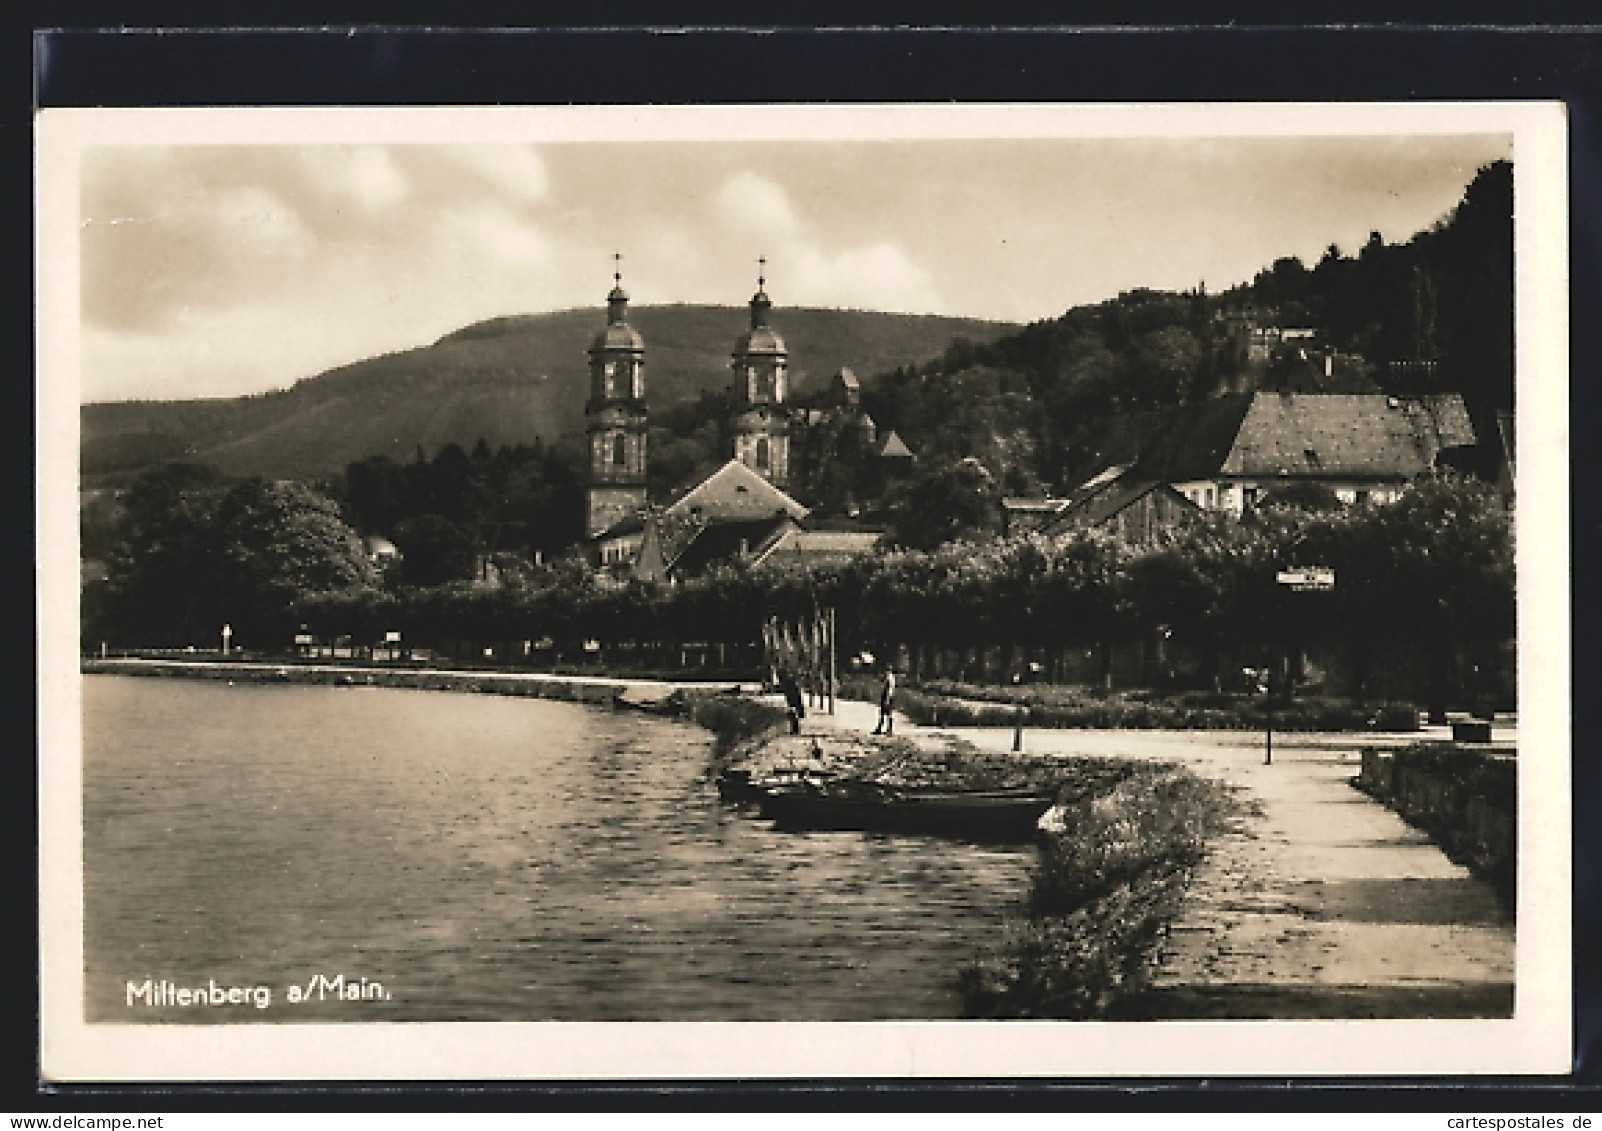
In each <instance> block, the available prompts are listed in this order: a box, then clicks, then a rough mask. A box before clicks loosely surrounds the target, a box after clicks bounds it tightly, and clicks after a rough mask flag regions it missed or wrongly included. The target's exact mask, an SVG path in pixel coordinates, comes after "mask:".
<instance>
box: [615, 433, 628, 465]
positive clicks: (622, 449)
mask: <svg viewBox="0 0 1602 1131" xmlns="http://www.w3.org/2000/svg"><path fill="white" fill-rule="evenodd" d="M628 461H629V445H628V441H627V440H626V439H625V438H624V437H623V436H622V435H618V436H614V437H612V462H613V463H615V464H616V465H617V466H618V467H622V466H623V465H624V464H626V463H628Z"/></svg>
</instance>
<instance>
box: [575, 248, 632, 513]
mask: <svg viewBox="0 0 1602 1131" xmlns="http://www.w3.org/2000/svg"><path fill="white" fill-rule="evenodd" d="M616 258H617V260H618V263H619V267H618V270H617V271H616V272H615V273H614V274H613V281H614V284H615V285H614V286H613V287H612V293H611V294H609V295H607V296H606V328H605V329H604V330H602V331H601V332H600V333H598V334H596V335H595V340H594V341H593V342H591V343H590V399H589V400H588V401H587V402H586V403H585V405H584V417H585V425H584V431H585V433H586V434H587V435H588V437H589V441H590V474H589V483H588V490H587V496H586V497H587V502H588V515H587V518H586V520H585V533H586V535H587V536H588V537H590V538H594V537H595V536H596V535H597V534H600V533H602V532H603V531H605V530H608V529H610V528H611V527H613V526H616V525H617V524H618V523H619V522H621V521H622V520H623V519H625V518H628V517H630V516H631V515H633V514H635V513H637V512H638V511H640V510H641V509H643V508H644V507H645V426H646V418H645V341H644V339H642V338H641V337H640V335H639V334H638V333H636V332H635V331H634V329H633V328H632V327H630V326H629V324H628V322H627V321H626V316H627V314H628V307H629V296H628V295H627V294H626V293H625V292H624V290H623V272H622V268H621V262H622V258H623V257H622V256H621V255H619V256H617V257H616Z"/></svg>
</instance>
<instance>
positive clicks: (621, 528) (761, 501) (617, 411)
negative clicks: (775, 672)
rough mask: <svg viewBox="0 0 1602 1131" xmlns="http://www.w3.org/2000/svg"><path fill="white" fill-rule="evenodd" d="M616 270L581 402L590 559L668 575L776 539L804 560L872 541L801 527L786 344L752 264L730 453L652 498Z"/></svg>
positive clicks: (769, 547)
mask: <svg viewBox="0 0 1602 1131" xmlns="http://www.w3.org/2000/svg"><path fill="white" fill-rule="evenodd" d="M759 263H760V264H761V265H762V266H765V262H763V261H759ZM613 281H614V286H613V288H612V292H611V293H610V294H609V295H608V296H607V316H606V326H605V327H604V328H603V329H602V330H601V331H600V332H599V333H597V334H596V336H595V339H594V341H593V342H592V343H591V345H590V349H589V361H590V396H589V399H588V401H587V402H586V403H585V406H584V415H585V433H586V436H587V438H588V447H589V456H590V458H589V475H588V481H587V485H586V496H585V498H586V527H585V535H586V537H587V538H588V539H589V544H590V551H591V552H590V558H591V561H592V562H594V563H595V564H596V565H597V566H600V567H602V568H604V569H608V570H610V571H611V572H613V573H615V574H617V575H619V576H629V577H633V578H637V579H640V580H645V581H677V580H679V579H681V578H684V577H689V576H693V575H694V574H696V573H699V572H702V571H704V570H706V569H708V568H710V567H711V566H713V565H715V564H717V563H719V562H728V561H744V562H747V563H757V562H761V561H765V560H769V559H772V558H774V557H775V555H776V554H777V553H778V551H779V550H780V549H781V547H782V550H783V555H782V556H785V557H791V558H794V560H798V561H803V562H805V561H812V562H821V561H824V560H834V559H838V558H841V557H850V556H854V555H855V554H857V553H865V552H867V551H868V550H870V549H872V547H873V545H874V543H875V542H877V540H878V537H879V535H878V533H877V532H873V531H852V532H841V531H828V532H823V531H809V530H807V529H806V527H805V525H804V522H805V519H806V518H807V515H808V513H809V511H808V508H807V507H805V506H803V505H802V504H801V503H799V502H797V501H796V500H795V499H794V498H792V497H791V496H790V495H789V494H788V493H787V492H786V488H787V487H788V486H789V483H790V475H791V455H792V453H791V428H790V423H791V422H790V410H789V407H788V405H787V402H786V396H787V392H788V383H789V373H788V369H789V352H788V350H787V348H786V346H785V343H784V339H783V338H782V337H781V336H780V335H779V333H778V331H777V330H775V329H774V328H773V326H772V324H771V315H772V310H773V301H772V300H771V299H770V298H769V297H768V295H767V292H766V290H765V287H766V285H767V280H766V278H765V276H764V275H763V274H760V273H759V274H758V277H757V290H756V293H755V294H754V295H752V296H751V302H750V310H751V325H750V328H749V329H748V330H747V331H746V332H745V333H744V334H742V335H740V337H739V338H738V339H737V340H736V342H735V344H734V350H733V353H732V357H731V361H730V367H731V370H732V373H733V378H734V380H733V385H732V390H731V392H732V397H731V403H730V406H729V412H728V418H727V421H726V437H725V450H726V452H727V455H728V459H727V462H725V463H724V464H723V465H722V466H721V467H719V468H717V469H716V470H715V471H713V472H712V473H711V474H710V475H708V476H706V477H705V478H704V479H702V480H701V481H700V482H699V483H696V484H694V485H693V486H690V487H689V488H688V489H687V490H684V491H683V492H681V493H679V494H678V496H677V497H676V498H675V499H674V500H673V501H672V502H671V503H669V504H667V505H666V506H659V507H658V506H652V505H651V503H650V500H649V498H648V497H647V490H646V469H647V462H646V460H647V454H646V433H647V426H648V413H647V408H646V399H645V342H644V340H643V339H642V338H641V337H640V334H639V333H638V331H636V330H634V329H633V328H632V327H631V326H629V324H628V302H629V296H628V294H627V293H626V292H625V291H624V290H623V277H622V273H621V272H617V273H616V274H615V275H614V277H613ZM809 550H810V557H809Z"/></svg>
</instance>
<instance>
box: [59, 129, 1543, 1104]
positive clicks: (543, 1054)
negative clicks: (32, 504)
mask: <svg viewBox="0 0 1602 1131" xmlns="http://www.w3.org/2000/svg"><path fill="white" fill-rule="evenodd" d="M1565 147H1566V120H1565V117H1564V113H1563V109H1562V107H1561V106H1560V105H1558V104H1555V103H1534V102H1521V103H1516V104H1515V103H1495V102H1487V103H1459V104H1405V105H1402V104H1349V105H1333V104H1250V105H1227V106H1226V105H1200V104H1198V105H1150V106H1117V105H1098V106H1085V105H954V106H928V105H883V106H848V105H839V106H793V105H787V106H740V107H704V106H703V107H686V106H671V107H670V106H650V107H647V106H624V107H560V108H557V107H526V108H449V107H442V108H432V109H366V110H351V109H336V108H316V109H206V110H155V109H152V110H110V109H104V110H44V111H41V112H40V113H39V115H38V118H37V158H38V160H37V177H38V181H37V198H38V207H39V212H38V215H39V221H38V223H39V227H38V241H39V243H38V246H39V258H38V282H39V308H38V319H39V341H40V369H39V373H38V375H37V382H38V413H39V416H38V422H37V428H38V431H37V435H38V461H39V463H38V484H39V492H38V506H39V516H40V524H39V529H40V536H39V542H38V546H37V555H38V558H37V564H38V577H39V593H40V609H39V626H40V628H39V632H40V639H39V645H40V651H39V655H40V689H39V690H40V710H41V729H40V734H41V746H40V775H39V781H40V791H41V794H40V798H39V802H40V812H41V821H42V824H41V846H40V848H41V856H40V890H41V906H40V928H41V933H42V940H41V942H42V946H41V955H42V958H41V984H42V1002H41V1009H42V1019H43V1020H42V1042H43V1048H42V1068H43V1073H44V1075H45V1077H46V1078H47V1079H49V1080H53V1081H62V1082H66V1081H181V1080H222V1079H227V1080H287V1081H314V1080H342V1079H357V1078H360V1079H395V1080H405V1079H436V1080H438V1079H529V1080H601V1079H620V1078H634V1079H645V1078H649V1079H671V1078H697V1079H727V1078H734V1077H739V1078H785V1077H838V1078H865V1077H896V1078H932V1077H939V1078H953V1077H1018V1078H1029V1077H1036V1078H1042V1077H1053V1078H1057V1077H1108V1076H1131V1077H1134V1076H1140V1077H1150V1076H1165V1075H1186V1076H1236V1075H1275V1076H1307V1077H1323V1076H1330V1075H1344V1076H1353V1075H1365V1076H1366V1075H1382V1076H1383V1075H1394V1074H1406V1075H1415V1076H1416V1075H1446V1074H1453V1075H1456V1074H1496V1075H1509V1074H1530V1073H1561V1072H1565V1071H1567V1070H1568V1068H1569V1066H1570V1040H1571V1035H1570V1022H1569V1018H1570V1011H1571V989H1570V958H1569V947H1570V941H1569V924H1570V883H1569V877H1570V863H1569V855H1568V854H1569V731H1568V727H1569V722H1568V719H1569V686H1568V678H1569V677H1568V672H1569V666H1568V648H1569V644H1568V607H1567V592H1568V585H1567V583H1568V572H1569V571H1568V561H1569V556H1568V545H1567V490H1568V465H1567V440H1568V434H1567V428H1568V424H1567V420H1568V409H1567V387H1568V359H1567V352H1566V335H1567V326H1566V318H1567V244H1566V240H1567V232H1566V207H1567V190H1566V180H1565V177H1566V149H1565Z"/></svg>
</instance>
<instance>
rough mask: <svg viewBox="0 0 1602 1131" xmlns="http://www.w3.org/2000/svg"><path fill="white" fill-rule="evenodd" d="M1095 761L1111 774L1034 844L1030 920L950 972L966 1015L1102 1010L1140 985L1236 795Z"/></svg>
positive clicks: (1190, 778)
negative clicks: (1058, 828) (1059, 828)
mask: <svg viewBox="0 0 1602 1131" xmlns="http://www.w3.org/2000/svg"><path fill="white" fill-rule="evenodd" d="M1103 765H1105V766H1117V767H1118V768H1119V769H1118V776H1117V777H1107V776H1104V777H1103V778H1102V779H1101V781H1100V782H1097V783H1092V784H1091V785H1090V791H1089V792H1087V793H1086V795H1084V796H1082V797H1081V798H1080V799H1079V800H1078V802H1077V803H1076V804H1073V805H1071V806H1070V808H1069V811H1068V814H1067V819H1066V822H1065V827H1064V830H1063V832H1062V833H1061V834H1059V835H1056V836H1052V837H1050V838H1048V841H1047V843H1046V845H1045V846H1044V848H1043V849H1042V852H1041V861H1040V864H1039V865H1038V867H1037V869H1036V871H1035V876H1034V882H1033V886H1032V889H1031V893H1030V900H1029V915H1030V917H1029V919H1028V920H1026V921H1024V922H1020V923H1015V924H1012V925H1010V926H1009V928H1008V930H1007V932H1006V934H1005V936H1004V938H1003V940H1002V943H1001V945H1000V946H999V947H998V948H997V949H996V950H995V951H993V952H992V953H990V954H988V955H985V956H983V957H981V958H980V959H978V960H977V961H975V962H974V963H973V964H971V965H970V966H968V967H967V968H965V969H964V970H962V971H961V972H960V973H959V975H958V977H957V982H956V984H957V989H958V991H959V992H960V993H961V994H962V996H963V1002H964V1007H965V1009H966V1011H967V1013H968V1014H969V1015H970V1016H974V1017H1054V1018H1065V1019H1085V1018H1106V1017H1108V1016H1110V1015H1112V1014H1114V1013H1115V1012H1116V1011H1117V1009H1118V1007H1119V1005H1120V1003H1122V1002H1125V1001H1127V1000H1128V999H1129V998H1130V997H1131V996H1133V995H1135V994H1137V993H1139V992H1140V991H1141V990H1143V989H1144V988H1145V986H1146V985H1147V983H1148V981H1149V979H1150V975H1151V971H1152V968H1153V965H1154V963H1155V961H1156V946H1157V942H1158V940H1159V939H1160V938H1161V937H1162V933H1163V931H1164V930H1165V929H1166V928H1167V926H1168V924H1169V923H1171V922H1172V921H1173V919H1174V917H1175V915H1177V914H1178V912H1179V908H1180V905H1181V903H1182V901H1183V898H1184V889H1185V883H1186V881H1187V879H1188V877H1189V874H1190V872H1191V870H1192V869H1193V868H1194V867H1195V865H1196V864H1197V863H1198V862H1199V861H1200V860H1201V859H1202V856H1203V855H1204V853H1205V851H1206V844H1207V841H1208V840H1209V839H1210V838H1211V837H1213V836H1215V835H1217V834H1218V833H1220V832H1222V831H1223V830H1224V829H1225V828H1226V827H1227V825H1228V821H1229V818H1230V815H1231V814H1232V813H1234V812H1235V811H1236V809H1237V803H1236V802H1235V800H1234V798H1233V796H1232V795H1231V794H1230V793H1229V792H1228V791H1227V790H1226V789H1225V788H1224V787H1223V786H1221V785H1218V784H1217V783H1214V782H1207V781H1203V780H1202V779H1200V778H1197V777H1195V776H1194V775H1192V774H1190V773H1189V772H1187V771H1184V770H1178V769H1175V768H1173V767H1166V766H1154V765H1150V764H1143V763H1103ZM1109 786H1110V788H1108V787H1109Z"/></svg>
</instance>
